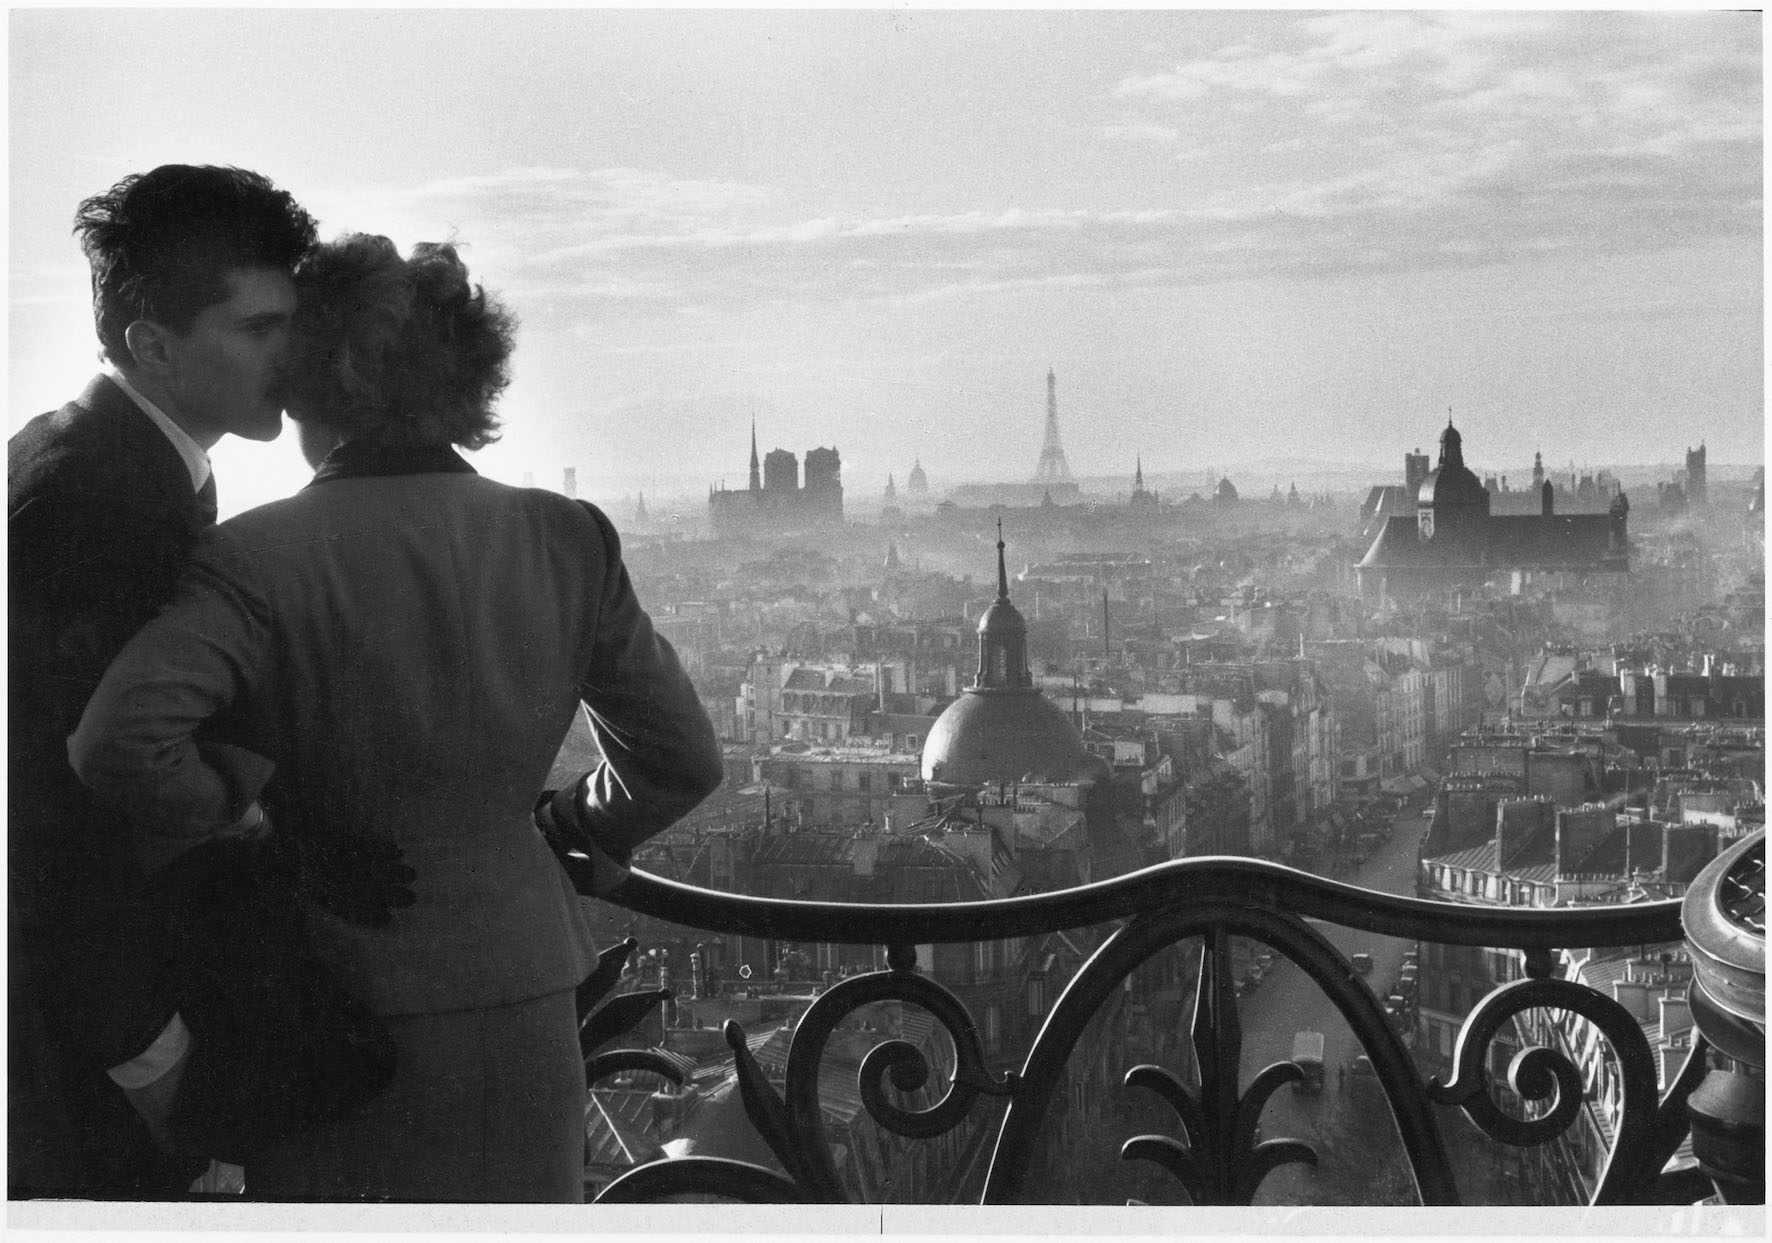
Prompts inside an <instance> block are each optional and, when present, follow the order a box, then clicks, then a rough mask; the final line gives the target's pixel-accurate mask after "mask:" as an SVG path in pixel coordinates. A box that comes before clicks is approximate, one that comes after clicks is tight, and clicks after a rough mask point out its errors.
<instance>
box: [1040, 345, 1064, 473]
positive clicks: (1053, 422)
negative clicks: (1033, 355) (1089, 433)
mask: <svg viewBox="0 0 1772 1243" xmlns="http://www.w3.org/2000/svg"><path fill="white" fill-rule="evenodd" d="M1070 478H1071V468H1070V465H1069V464H1068V463H1067V462H1066V461H1065V460H1064V446H1063V445H1061V444H1059V442H1058V375H1057V373H1055V372H1054V371H1052V370H1051V368H1048V369H1047V371H1046V442H1045V443H1044V444H1043V445H1041V446H1040V464H1039V465H1038V466H1037V467H1035V468H1034V482H1035V483H1069V482H1070Z"/></svg>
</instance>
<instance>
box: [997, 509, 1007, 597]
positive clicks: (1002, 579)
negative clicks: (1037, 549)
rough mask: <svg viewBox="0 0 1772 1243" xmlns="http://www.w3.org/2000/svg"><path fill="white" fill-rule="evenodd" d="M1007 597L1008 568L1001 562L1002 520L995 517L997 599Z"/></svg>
mask: <svg viewBox="0 0 1772 1243" xmlns="http://www.w3.org/2000/svg"><path fill="white" fill-rule="evenodd" d="M1008 598H1009V568H1008V566H1006V565H1005V564H1004V563H1003V520H1002V519H1001V518H999V519H997V599H999V600H1007V599H1008Z"/></svg>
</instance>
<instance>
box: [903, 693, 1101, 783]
mask: <svg viewBox="0 0 1772 1243" xmlns="http://www.w3.org/2000/svg"><path fill="white" fill-rule="evenodd" d="M1106 767H1107V766H1106V764H1105V763H1104V762H1103V761H1102V759H1101V758H1100V757H1099V756H1095V755H1091V754H1090V753H1089V752H1088V751H1087V750H1085V749H1084V747H1083V738H1082V735H1081V734H1079V733H1078V732H1077V727H1076V726H1074V725H1072V724H1071V722H1070V718H1068V717H1067V716H1065V714H1064V710H1063V709H1061V708H1060V707H1059V706H1058V705H1057V704H1055V703H1053V702H1052V701H1051V700H1050V699H1048V698H1046V696H1044V695H1042V694H1041V693H1040V690H1039V688H1038V687H1033V686H1029V687H1010V688H1006V689H993V688H989V687H977V686H975V687H971V688H969V689H968V690H967V691H966V692H965V693H964V694H963V695H961V696H960V697H959V698H958V699H956V700H955V701H954V702H953V703H951V704H949V705H948V707H947V710H946V711H945V712H943V713H942V714H941V716H940V717H939V718H937V720H936V722H935V727H934V728H933V729H931V730H930V731H929V738H928V740H927V741H926V742H925V743H924V744H923V763H922V773H923V779H924V780H925V781H932V782H938V783H941V784H944V785H956V786H978V785H989V784H1001V783H1004V782H1013V781H1050V782H1072V781H1085V780H1088V781H1094V780H1099V779H1101V778H1102V777H1104V776H1105V775H1106V771H1105V770H1106Z"/></svg>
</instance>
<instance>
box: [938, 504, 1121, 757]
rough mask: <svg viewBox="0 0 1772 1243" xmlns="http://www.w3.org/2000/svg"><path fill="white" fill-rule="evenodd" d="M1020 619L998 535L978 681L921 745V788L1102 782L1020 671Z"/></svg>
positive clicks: (1056, 711)
mask: <svg viewBox="0 0 1772 1243" xmlns="http://www.w3.org/2000/svg"><path fill="white" fill-rule="evenodd" d="M1027 630H1028V627H1027V620H1026V619H1025V618H1023V617H1022V615H1021V610H1019V609H1017V608H1016V607H1015V605H1014V604H1012V603H1011V602H1010V600H1009V575H1008V571H1007V568H1006V567H1005V565H1004V562H1003V538H1002V531H1001V529H999V530H998V533H997V598H996V599H995V600H994V601H992V602H991V606H990V607H989V608H988V609H986V610H985V611H984V616H982V617H980V618H979V619H978V674H977V677H976V679H975V680H974V683H973V685H972V686H969V687H967V688H966V690H965V692H964V693H963V694H961V696H960V697H959V698H958V699H956V700H955V701H954V702H953V703H951V704H949V705H948V707H947V709H946V710H945V711H944V712H943V713H942V714H941V716H940V717H938V718H936V722H935V725H934V727H933V728H932V729H930V731H929V737H928V738H927V739H926V740H925V742H924V744H923V760H922V766H921V768H922V774H923V779H924V780H925V781H930V782H935V783H938V784H942V785H951V786H978V785H987V784H1002V783H1005V782H1014V781H1050V782H1061V783H1068V782H1073V781H1084V780H1089V781H1094V780H1099V779H1101V778H1102V777H1105V776H1106V775H1107V774H1106V765H1105V764H1104V763H1103V762H1102V760H1101V759H1100V758H1098V757H1096V756H1093V755H1091V754H1089V752H1088V751H1087V750H1086V749H1085V748H1084V746H1083V738H1082V735H1080V734H1079V733H1078V732H1077V728H1076V726H1074V725H1072V724H1071V722H1070V720H1069V718H1067V717H1066V716H1065V714H1064V712H1063V711H1062V710H1061V709H1060V708H1059V707H1058V705H1057V704H1055V703H1053V702H1052V701H1051V700H1050V699H1047V698H1046V696H1045V695H1043V694H1041V693H1040V688H1039V687H1037V686H1035V685H1034V678H1033V674H1032V673H1030V672H1029V671H1028V664H1027Z"/></svg>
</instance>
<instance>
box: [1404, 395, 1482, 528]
mask: <svg viewBox="0 0 1772 1243" xmlns="http://www.w3.org/2000/svg"><path fill="white" fill-rule="evenodd" d="M1416 503H1417V504H1419V505H1431V506H1433V507H1434V508H1435V509H1443V508H1445V507H1446V506H1450V505H1469V506H1472V507H1478V508H1481V509H1482V511H1483V512H1484V513H1488V512H1489V492H1488V490H1487V489H1486V488H1484V487H1483V481H1482V480H1480V479H1478V478H1477V476H1476V474H1475V472H1473V471H1472V470H1471V469H1470V468H1469V467H1468V466H1466V465H1465V464H1464V437H1462V436H1460V435H1459V434H1458V429H1457V428H1456V427H1453V426H1452V420H1451V419H1450V418H1448V419H1447V420H1446V430H1445V431H1443V432H1441V433H1440V461H1439V465H1438V467H1437V468H1436V469H1435V470H1434V472H1433V473H1432V474H1430V475H1429V476H1428V477H1427V478H1426V479H1424V480H1422V482H1421V491H1420V492H1419V493H1418V494H1417V496H1416Z"/></svg>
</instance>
